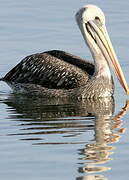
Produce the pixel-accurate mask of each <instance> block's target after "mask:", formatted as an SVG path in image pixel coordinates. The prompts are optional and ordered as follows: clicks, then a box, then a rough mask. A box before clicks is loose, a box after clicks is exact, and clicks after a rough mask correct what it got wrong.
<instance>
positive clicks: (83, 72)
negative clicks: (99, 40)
mask: <svg viewBox="0 0 129 180" xmlns="http://www.w3.org/2000/svg"><path fill="white" fill-rule="evenodd" d="M93 73H94V64H93V63H91V62H88V61H86V60H84V59H81V58H79V57H77V56H74V55H71V54H69V53H66V52H64V51H59V50H52V51H46V52H43V53H37V54H33V55H30V56H27V57H26V58H24V59H23V60H22V61H21V62H20V63H19V64H17V65H16V66H15V67H14V68H13V69H12V70H11V71H9V72H8V73H7V74H6V75H5V77H4V78H3V80H4V81H8V82H15V83H24V84H36V85H41V86H42V87H46V88H49V89H73V88H77V87H80V86H83V85H85V84H86V82H87V81H88V79H89V76H90V75H93Z"/></svg>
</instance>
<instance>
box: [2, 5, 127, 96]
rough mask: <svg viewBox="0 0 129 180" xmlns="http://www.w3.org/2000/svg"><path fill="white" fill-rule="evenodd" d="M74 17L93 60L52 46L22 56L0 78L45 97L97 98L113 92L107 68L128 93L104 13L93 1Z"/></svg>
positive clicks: (28, 92)
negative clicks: (16, 63) (51, 48)
mask: <svg viewBox="0 0 129 180" xmlns="http://www.w3.org/2000/svg"><path fill="white" fill-rule="evenodd" d="M76 21H77V24H78V26H79V28H80V30H81V33H82V35H83V38H84V40H85V42H86V44H87V45H88V47H89V49H90V51H91V54H92V56H93V59H94V63H92V62H89V61H87V60H85V59H81V58H79V57H76V56H74V55H71V54H69V53H66V52H64V51H59V50H52V51H47V52H43V53H37V54H33V55H30V56H27V57H26V58H24V59H23V60H22V61H21V62H20V63H19V64H18V65H16V66H15V67H14V68H13V69H12V70H11V71H9V72H8V73H7V74H6V75H5V77H3V78H2V79H1V80H3V81H6V82H7V83H8V84H9V85H10V86H11V87H12V88H13V89H14V91H15V92H18V93H24V94H28V95H40V96H44V97H77V98H98V97H108V96H112V95H113V93H114V85H113V79H112V76H111V72H110V68H113V69H114V70H115V72H116V75H117V77H118V79H119V81H120V83H121V85H122V87H123V88H124V89H125V91H126V93H127V94H129V89H128V87H127V83H126V81H125V78H124V75H123V72H122V70H121V67H120V64H119V62H118V60H117V57H116V54H115V52H114V50H113V47H112V44H111V41H110V38H109V36H108V33H107V30H106V26H105V16H104V13H103V12H102V10H101V9H100V8H98V7H97V6H95V5H86V6H84V7H82V8H81V9H80V10H79V11H78V12H77V13H76Z"/></svg>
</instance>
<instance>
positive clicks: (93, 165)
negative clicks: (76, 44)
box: [3, 94, 129, 180]
mask: <svg viewBox="0 0 129 180" xmlns="http://www.w3.org/2000/svg"><path fill="white" fill-rule="evenodd" d="M105 99H106V100H105ZM47 101H48V99H46V100H45V101H44V100H42V98H39V97H33V98H32V97H27V96H21V95H18V96H17V95H15V94H12V95H11V96H10V97H9V98H8V99H7V100H3V102H4V103H5V104H6V105H8V107H7V109H8V111H10V112H11V113H10V112H9V119H13V123H14V126H15V127H16V129H17V130H16V129H15V130H14V133H11V134H8V136H10V137H11V136H15V137H16V138H18V139H19V140H21V141H25V142H26V143H27V142H28V143H32V144H33V145H35V146H38V145H40V146H41V145H58V146H61V145H67V144H69V146H70V144H71V146H72V148H73V147H74V148H75V149H76V145H75V146H74V144H80V146H79V145H78V146H77V147H78V148H77V152H78V154H79V155H78V156H79V160H78V161H79V163H78V166H79V167H78V171H79V173H81V175H82V173H84V174H83V175H82V176H83V177H80V178H77V180H84V179H86V180H88V179H89V180H95V179H96V180H98V179H97V178H98V177H99V179H102V180H105V177H104V176H101V172H103V171H107V170H110V169H111V167H107V166H106V165H107V164H106V163H107V162H108V161H110V160H111V159H112V157H111V154H112V153H113V151H114V152H115V150H114V147H115V144H113V143H114V142H117V141H119V139H120V137H121V136H120V134H121V133H124V131H125V129H124V128H122V127H121V125H122V121H121V120H120V119H121V117H122V116H123V115H124V114H125V113H126V111H127V108H128V107H129V102H128V104H126V105H125V107H124V108H122V110H121V111H120V113H119V114H118V115H116V116H114V108H115V107H114V106H115V102H114V100H113V98H112V97H110V98H99V99H97V100H93V99H85V100H71V101H70V100H68V101H67V100H66V101H65V102H64V100H62V99H56V100H55V99H54V100H53V98H52V99H51V100H49V103H48V102H47ZM64 103H65V104H64ZM30 104H31V106H30ZM12 112H15V113H12ZM11 114H12V116H11ZM19 114H20V116H19ZM11 127H12V122H11ZM16 132H17V133H16ZM89 132H90V134H91V132H93V136H92V139H90V140H87V139H88V138H87V134H89ZM37 135H38V138H37ZM78 136H82V137H83V138H81V137H80V139H79V138H78ZM53 137H54V138H53ZM57 139H58V140H57ZM82 139H83V141H82ZM87 141H88V142H87ZM113 146H114V147H113ZM82 147H83V148H82ZM53 148H54V146H53ZM69 148H71V147H69ZM59 149H60V148H59ZM56 151H57V152H56V153H57V154H58V148H56ZM117 153H118V152H117ZM43 156H44V154H43ZM98 172H99V174H97V175H95V174H96V173H98ZM85 173H86V174H85ZM88 173H92V175H91V174H88ZM85 177H86V178H85Z"/></svg>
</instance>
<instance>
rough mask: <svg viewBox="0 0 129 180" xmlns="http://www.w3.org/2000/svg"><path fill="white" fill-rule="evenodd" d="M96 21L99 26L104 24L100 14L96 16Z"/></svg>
mask: <svg viewBox="0 0 129 180" xmlns="http://www.w3.org/2000/svg"><path fill="white" fill-rule="evenodd" d="M94 21H95V23H96V25H97V26H99V27H100V26H102V25H103V24H102V22H101V20H100V18H99V17H98V16H96V17H95V19H94Z"/></svg>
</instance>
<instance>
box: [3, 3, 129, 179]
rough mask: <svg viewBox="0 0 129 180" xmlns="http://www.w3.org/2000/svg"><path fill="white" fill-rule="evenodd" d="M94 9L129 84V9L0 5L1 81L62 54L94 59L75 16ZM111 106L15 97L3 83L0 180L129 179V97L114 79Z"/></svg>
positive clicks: (113, 5)
mask: <svg viewBox="0 0 129 180" xmlns="http://www.w3.org/2000/svg"><path fill="white" fill-rule="evenodd" d="M89 3H90V4H96V5H98V6H100V7H101V8H102V9H103V11H104V12H105V14H106V24H107V29H108V32H109V34H110V37H111V40H112V42H113V45H114V48H115V50H116V53H117V56H118V59H119V61H120V64H121V66H122V69H123V71H124V74H125V77H126V79H127V83H128V84H129V78H128V72H129V8H128V7H129V2H128V1H126V2H123V1H120V0H118V1H112V0H108V1H101V0H91V1H90V0H87V1H79V0H76V1H75V0H70V1H68V0H65V1H60V0H54V1H53V0H48V1H45V0H44V1H42V0H37V1H35V0H26V1H25V0H22V1H16V0H13V1H11V0H1V1H0V77H1V76H3V75H4V74H5V73H6V72H8V71H9V70H10V69H11V68H12V67H13V66H14V65H15V64H16V63H18V62H19V61H20V60H21V59H22V58H23V57H25V56H27V55H29V54H32V53H36V52H42V51H45V50H50V49H63V50H65V51H68V52H70V53H73V54H76V55H79V56H82V57H85V58H87V59H91V55H90V52H89V50H88V48H87V47H86V45H85V43H84V41H83V38H82V36H81V33H80V32H79V30H78V27H77V25H76V23H75V19H74V14H75V12H76V11H77V10H78V9H79V8H80V7H81V6H83V5H85V4H89ZM115 85H116V91H115V95H114V101H113V100H112V99H111V100H105V101H104V102H99V101H98V102H89V101H88V102H87V101H85V100H84V101H76V102H75V101H67V100H63V101H60V100H53V99H52V100H43V99H39V98H30V97H29V98H28V97H24V96H16V95H13V94H12V93H11V90H10V88H9V87H8V86H7V85H6V84H5V83H3V82H0V179H2V180H8V179H10V180H14V179H18V180H20V179H25V180H28V179H31V180H32V179H34V180H37V179H38V180H39V179H45V180H51V179H55V180H60V179H62V180H66V179H67V180H75V179H76V180H98V179H99V180H103V179H106V180H107V179H108V180H115V179H117V180H121V179H128V177H129V150H128V149H129V138H128V137H129V112H128V109H127V108H124V109H122V108H123V107H125V106H126V100H127V98H128V97H127V96H125V94H124V91H123V89H122V87H121V85H120V84H119V82H118V81H117V79H115Z"/></svg>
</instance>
